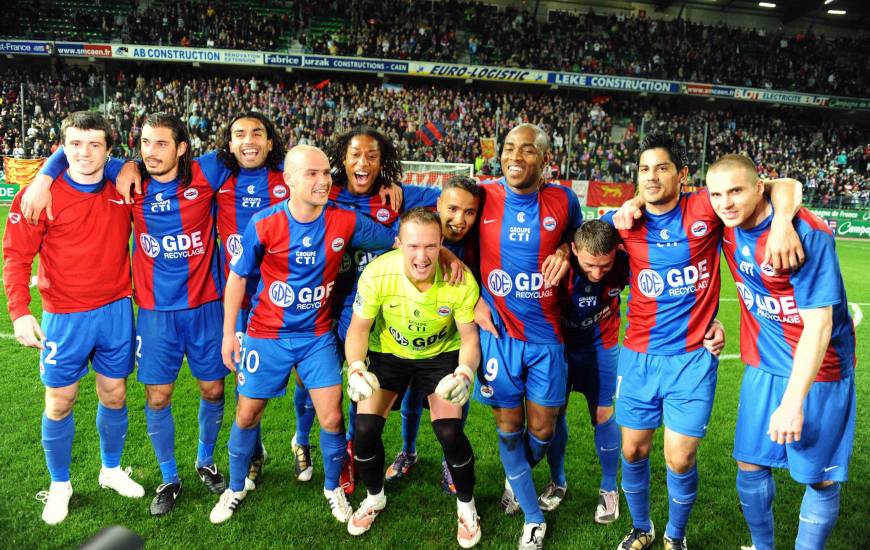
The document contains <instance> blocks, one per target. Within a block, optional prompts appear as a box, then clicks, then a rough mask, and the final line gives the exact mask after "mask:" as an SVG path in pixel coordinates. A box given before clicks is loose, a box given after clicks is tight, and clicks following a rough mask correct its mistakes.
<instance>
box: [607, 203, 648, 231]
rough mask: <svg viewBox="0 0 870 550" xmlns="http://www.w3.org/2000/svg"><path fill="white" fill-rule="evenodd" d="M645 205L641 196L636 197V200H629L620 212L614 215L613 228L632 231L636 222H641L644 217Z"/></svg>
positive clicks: (621, 207) (623, 204)
mask: <svg viewBox="0 0 870 550" xmlns="http://www.w3.org/2000/svg"><path fill="white" fill-rule="evenodd" d="M645 204H646V203H644V201H643V199H642V198H641V197H640V195H636V196H635V197H634V198H631V199H628V200H627V201H625V202H624V203H622V206H620V207H619V210H617V211H616V213H615V214H613V226H614V227H615V228H616V229H620V230H621V229H631V228H632V226H633V225H634V221H635V220H639V219H640V217H641V216H642V215H643V207H644V205H645Z"/></svg>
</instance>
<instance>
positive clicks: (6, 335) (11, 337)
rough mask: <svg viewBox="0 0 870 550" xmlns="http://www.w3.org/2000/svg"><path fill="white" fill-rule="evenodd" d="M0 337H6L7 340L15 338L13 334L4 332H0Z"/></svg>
mask: <svg viewBox="0 0 870 550" xmlns="http://www.w3.org/2000/svg"><path fill="white" fill-rule="evenodd" d="M0 338H6V339H8V340H15V335H14V334H6V333H5V332H0Z"/></svg>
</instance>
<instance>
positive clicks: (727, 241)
mask: <svg viewBox="0 0 870 550" xmlns="http://www.w3.org/2000/svg"><path fill="white" fill-rule="evenodd" d="M722 240H723V241H725V244H734V243H732V242H731V241H729V240H728V239H722Z"/></svg>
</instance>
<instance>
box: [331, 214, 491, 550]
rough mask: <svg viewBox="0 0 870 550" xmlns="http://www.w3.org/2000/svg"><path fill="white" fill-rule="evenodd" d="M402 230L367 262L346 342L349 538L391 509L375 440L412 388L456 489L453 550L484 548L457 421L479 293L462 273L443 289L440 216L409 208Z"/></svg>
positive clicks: (473, 351)
mask: <svg viewBox="0 0 870 550" xmlns="http://www.w3.org/2000/svg"><path fill="white" fill-rule="evenodd" d="M399 221H400V225H399V249H398V250H394V251H392V252H388V253H386V254H384V255H382V256H380V257H378V258H377V259H376V260H374V261H373V262H371V263H370V264H369V265H368V266H366V268H365V270H364V271H363V273H362V276H361V277H360V279H359V289H358V291H357V296H356V300H355V301H354V305H353V317H352V319H351V323H350V328H349V329H348V331H347V339H346V341H345V354H346V356H347V361H348V364H349V365H350V368H349V370H348V386H347V393H348V395H349V396H350V398H351V399H353V400H354V401H357V402H358V405H357V407H358V408H357V416H356V424H355V430H356V431H355V434H354V449H355V451H356V453H355V454H356V465H357V469H358V471H359V474H360V478H361V479H362V481H363V483H365V485H366V489H367V490H368V496H367V497H366V498H365V500H363V501H362V503H361V504H360V506H359V508H358V509H357V510H356V512H355V513H354V514H353V515H352V516H351V519H350V521H349V522H348V526H347V530H348V532H349V533H350V534H352V535H361V534H362V533H365V532H366V531H368V530H369V528H371V525H372V523H373V522H374V520H375V518H376V517H377V516H378V514H379V513H380V512H381V511H383V510H384V507H385V506H386V504H387V500H386V497H385V496H384V445H383V441H382V439H381V433H382V432H383V429H384V424H385V422H386V417H387V414H388V413H389V411H390V409H391V407H392V405H393V403H394V402H395V400H396V397H397V396H399V395H403V394H404V392H405V389H406V388H408V387H409V386H410V387H411V388H412V389H413V390H415V391H417V392H418V393H419V394H421V395H426V396H428V402H429V409H430V412H431V417H432V428H433V430H434V431H435V436H436V437H437V438H438V441H439V442H440V443H441V447H442V448H443V449H444V456H445V457H446V460H447V465H448V468H450V473H451V474H452V475H453V480H454V483H455V485H456V496H457V499H458V502H457V506H458V517H459V522H458V523H459V525H458V531H457V541H458V542H459V545H460V546H462V547H463V548H470V547H472V546H474V545H475V544H476V543H477V542H478V541H479V540H480V520H479V518H478V516H477V511H476V509H475V507H474V498H473V496H472V495H473V492H474V453H473V451H472V449H471V444H470V443H469V441H468V438H467V437H466V436H465V433H464V432H463V431H462V424H461V422H460V417H461V415H462V406H463V405H464V404H465V403H466V401H468V398H469V395H470V391H471V387H472V380H474V370H475V369H476V368H477V365H478V363H479V362H480V341H479V338H478V331H477V325H476V324H475V323H474V305H475V304H476V303H477V299H478V295H479V291H478V287H477V283H476V282H475V280H474V277H473V276H472V275H471V273H470V272H468V271H467V270H466V273H465V277H464V281H463V282H462V283H460V284H459V285H456V286H451V285H449V284H448V283H447V281H445V280H444V277H443V276H442V273H441V267H440V266H439V265H438V254H439V250H440V248H441V239H442V236H441V223H440V221H439V219H438V214H436V213H435V212H432V211H430V210H426V209H424V208H413V209H411V210H408V211H406V212H405V213H404V214H402V216H401V218H400V219H399ZM370 332H371V334H370ZM367 354H368V365H367V364H366V363H367V362H366V355H367Z"/></svg>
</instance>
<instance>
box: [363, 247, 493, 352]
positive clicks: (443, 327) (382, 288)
mask: <svg viewBox="0 0 870 550" xmlns="http://www.w3.org/2000/svg"><path fill="white" fill-rule="evenodd" d="M479 293H480V291H479V289H478V286H477V281H475V280H474V276H473V275H472V274H471V272H470V271H469V270H468V269H466V270H465V281H463V283H462V284H459V285H456V286H451V285H450V284H448V283H447V281H443V280H442V276H441V267H440V266H437V267H436V270H435V282H434V283H432V286H431V287H430V288H429V289H428V290H427V291H426V292H420V291H419V290H417V287H415V286H414V284H413V283H412V282H411V281H410V280H409V279H408V277H407V276H406V275H405V268H404V260H403V257H402V253H401V251H399V250H392V251H390V252H387V253H386V254H383V255H381V256H379V257H378V258H377V259H375V260H374V261H372V262H370V263H369V264H368V265H367V266H366V268H365V270H364V271H363V272H362V275H361V276H360V279H359V283H358V285H357V292H356V299H355V300H354V303H353V312H354V313H355V314H356V315H359V316H360V317H363V318H365V319H375V323H374V327H373V328H372V331H371V333H370V334H369V350H370V351H375V352H381V353H391V354H393V355H395V356H396V357H402V358H405V359H430V358H432V357H435V356H437V355H440V354H442V353H444V352H447V351H454V350H458V349H459V342H460V338H459V332H458V331H457V329H456V322H459V323H472V322H474V306H475V304H476V303H477V298H478V296H479ZM454 320H455V321H454Z"/></svg>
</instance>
